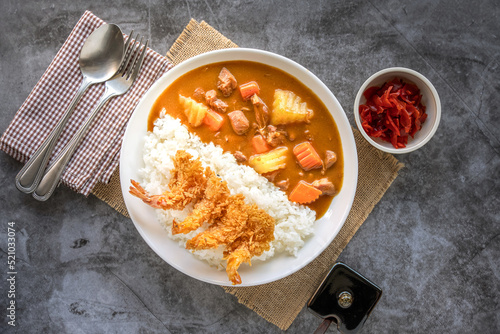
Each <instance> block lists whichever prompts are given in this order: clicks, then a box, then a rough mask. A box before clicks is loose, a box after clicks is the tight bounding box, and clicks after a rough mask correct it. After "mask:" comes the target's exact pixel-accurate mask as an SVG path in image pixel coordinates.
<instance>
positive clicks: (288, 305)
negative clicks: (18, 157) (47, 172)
mask: <svg viewBox="0 0 500 334" xmlns="http://www.w3.org/2000/svg"><path fill="white" fill-rule="evenodd" d="M232 47H237V45H236V44H234V43H233V42H232V41H230V40H229V39H228V38H226V37H225V36H223V35H222V34H221V33H219V32H218V31H217V30H215V29H214V28H212V27H211V26H210V25H208V24H207V23H206V22H203V21H202V22H197V21H196V20H193V19H192V20H191V21H190V22H189V24H188V25H187V27H186V28H185V30H184V31H183V32H182V34H181V35H180V36H179V38H178V39H177V40H176V42H175V43H174V45H173V46H172V47H171V49H170V50H169V52H168V53H167V58H169V60H170V61H171V62H172V63H173V64H174V65H177V64H179V63H181V62H182V61H184V60H186V59H188V58H191V57H193V56H196V55H198V54H202V53H205V52H208V51H212V50H218V49H224V48H232ZM353 132H354V138H355V141H356V147H357V149H358V159H359V174H358V185H357V189H356V196H355V198H354V202H353V206H352V209H351V212H350V213H349V216H348V218H347V220H346V222H345V224H344V226H343V227H342V229H341V230H340V232H339V234H338V235H337V237H336V238H335V239H334V241H333V242H332V243H331V244H330V245H329V246H328V247H327V249H326V250H325V251H324V252H323V253H322V254H320V255H319V256H318V257H317V258H316V259H315V260H313V261H312V262H311V263H310V264H309V265H307V266H305V267H304V268H302V269H301V270H300V271H298V272H296V273H295V274H293V275H290V276H288V277H286V278H283V279H281V280H279V281H276V282H272V283H269V284H265V285H260V286H254V287H224V290H225V291H226V292H228V293H231V294H233V295H235V296H236V297H237V298H238V301H239V302H240V303H242V304H244V305H246V306H247V307H248V308H250V309H252V310H254V311H255V312H256V313H257V314H259V315H260V316H262V317H263V318H264V319H266V320H267V321H269V322H271V323H273V324H275V325H276V326H278V327H279V328H280V329H282V330H286V329H287V328H288V327H289V326H290V325H291V324H292V322H293V320H294V319H295V318H296V316H297V314H298V313H299V312H300V311H301V310H302V308H303V307H304V306H305V305H306V303H307V301H308V300H309V298H310V297H311V296H312V294H313V293H314V291H315V290H316V288H317V287H318V285H319V284H320V283H321V281H322V279H323V278H324V277H325V275H326V273H327V272H328V270H329V269H330V268H331V267H332V266H333V264H334V263H335V261H336V259H337V257H338V256H339V255H340V253H341V252H342V250H343V249H344V247H345V246H346V245H347V243H348V242H349V240H351V238H352V237H353V236H354V234H355V233H356V231H357V230H358V228H359V227H360V226H361V225H362V224H363V222H364V221H365V219H366V217H367V216H368V214H369V213H370V212H371V210H372V209H373V207H374V206H375V204H377V202H378V201H379V200H380V199H381V198H382V196H383V195H384V193H385V191H386V190H387V188H389V186H390V185H391V183H392V182H393V181H394V179H395V178H396V177H397V174H398V170H399V169H400V168H402V167H403V165H402V164H401V163H399V162H398V161H397V160H396V158H394V157H393V156H392V155H390V154H386V153H383V152H380V151H378V150H377V149H375V148H373V147H372V146H371V145H370V144H368V143H367V142H366V141H365V140H364V138H363V137H362V136H361V134H360V133H359V131H357V130H356V129H353ZM93 193H94V194H95V195H96V196H97V197H99V198H101V199H102V200H104V201H105V202H106V203H108V204H110V205H111V206H112V207H114V208H115V209H116V210H118V211H119V212H121V213H123V214H124V215H127V211H126V207H125V205H124V203H123V198H122V194H121V191H120V180H119V177H118V172H115V174H114V175H113V177H112V178H111V182H110V183H109V184H108V185H104V184H99V185H98V187H96V188H95V189H94V191H93Z"/></svg>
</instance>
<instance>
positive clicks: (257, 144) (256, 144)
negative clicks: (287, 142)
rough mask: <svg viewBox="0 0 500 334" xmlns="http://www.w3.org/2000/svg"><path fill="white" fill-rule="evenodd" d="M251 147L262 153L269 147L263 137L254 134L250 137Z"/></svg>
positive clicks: (257, 152)
mask: <svg viewBox="0 0 500 334" xmlns="http://www.w3.org/2000/svg"><path fill="white" fill-rule="evenodd" d="M252 147H253V151H254V152H255V153H256V154H260V153H264V152H267V151H269V150H270V149H271V147H270V146H269V145H268V144H267V142H266V140H265V139H264V137H262V136H261V135H256V136H254V137H253V138H252Z"/></svg>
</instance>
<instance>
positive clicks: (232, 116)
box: [227, 110, 250, 135]
mask: <svg viewBox="0 0 500 334" xmlns="http://www.w3.org/2000/svg"><path fill="white" fill-rule="evenodd" d="M227 116H228V117H229V120H230V121H231V126H232V127H233V130H234V132H235V133H236V134H237V135H243V134H245V133H246V132H247V131H248V129H249V128H250V122H249V121H248V118H246V116H245V114H244V113H243V111H241V110H235V111H231V112H230V113H228V114H227Z"/></svg>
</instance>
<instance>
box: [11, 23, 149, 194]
mask: <svg viewBox="0 0 500 334" xmlns="http://www.w3.org/2000/svg"><path fill="white" fill-rule="evenodd" d="M133 33H134V32H133V31H132V32H131V33H130V35H129V37H128V38H127V41H126V42H125V43H124V42H123V34H122V32H121V30H120V28H119V27H118V26H117V25H114V24H105V25H103V26H101V27H100V28H98V29H96V30H95V31H94V32H93V33H92V34H91V35H90V36H89V37H88V38H87V40H86V41H85V43H84V45H83V47H82V49H81V52H80V58H79V64H80V70H81V73H82V75H83V81H82V84H81V85H80V88H79V90H78V91H77V93H76V94H75V96H74V97H73V99H72V101H71V103H70V105H69V107H68V109H67V110H66V112H65V113H64V115H63V116H62V117H61V119H60V120H59V122H58V123H57V124H56V126H55V127H54V129H53V130H52V132H51V133H50V134H49V136H48V137H47V138H46V139H45V140H44V142H43V143H42V145H41V146H40V147H39V148H38V149H37V150H36V152H35V153H34V154H33V155H32V156H31V158H30V159H29V161H28V162H27V163H26V164H25V165H24V167H23V168H22V169H21V171H20V172H19V173H18V174H17V176H16V187H17V188H18V189H19V190H20V191H22V192H24V193H27V194H30V193H32V194H33V197H34V198H35V199H37V200H39V201H46V200H47V199H48V198H49V197H50V196H51V195H52V193H53V192H54V190H55V188H56V187H57V185H58V184H59V181H60V179H61V176H62V174H63V172H64V169H65V167H66V166H67V164H68V162H69V161H70V159H71V157H72V156H73V153H74V152H75V150H76V149H77V147H78V145H79V143H80V142H81V140H82V139H83V138H84V137H85V135H86V133H87V131H88V130H89V128H90V126H91V125H92V123H93V121H94V120H95V119H96V116H97V115H98V114H99V111H100V110H101V109H102V108H103V107H104V106H105V105H106V103H107V102H108V101H109V100H110V99H111V98H113V97H116V96H119V95H123V94H125V93H126V92H127V91H128V90H129V88H130V87H132V85H133V83H134V81H135V79H136V78H137V76H138V75H139V72H140V69H141V66H142V63H143V61H144V56H145V54H146V50H147V48H148V44H149V41H146V43H145V44H143V39H144V38H141V40H140V41H138V38H139V36H137V37H135V38H134V37H133ZM99 83H105V91H104V94H103V95H102V96H101V98H100V100H99V101H98V103H97V105H96V107H95V108H94V109H93V110H92V112H91V113H90V114H89V115H88V116H87V118H86V120H85V121H84V123H83V125H82V126H81V127H80V129H79V130H78V131H77V132H76V133H75V134H74V135H73V137H72V138H71V140H70V141H69V142H68V143H67V144H66V146H65V147H64V148H63V149H62V150H61V152H60V153H59V154H58V155H57V156H56V157H55V158H54V161H53V162H52V163H51V164H50V165H49V166H48V167H47V163H48V161H49V158H50V156H51V154H52V152H53V150H54V147H55V146H56V143H57V141H58V139H59V137H60V135H61V133H62V131H63V129H64V127H65V125H66V123H67V121H68V120H69V118H70V116H71V114H72V113H73V111H74V109H75V108H76V106H77V104H78V102H79V101H80V99H81V98H82V96H83V95H84V93H85V91H86V90H87V89H88V88H89V87H90V86H91V85H94V84H99ZM46 167H47V168H46Z"/></svg>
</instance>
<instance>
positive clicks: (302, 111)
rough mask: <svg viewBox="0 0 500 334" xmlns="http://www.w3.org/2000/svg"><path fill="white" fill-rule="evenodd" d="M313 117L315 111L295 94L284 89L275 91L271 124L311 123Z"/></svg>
mask: <svg viewBox="0 0 500 334" xmlns="http://www.w3.org/2000/svg"><path fill="white" fill-rule="evenodd" d="M312 116H313V111H312V110H311V109H308V108H307V104H306V103H305V102H302V99H301V98H300V97H299V96H297V95H296V94H295V93H294V92H292V91H289V90H282V89H276V90H275V91H274V102H273V111H272V113H271V124H274V125H278V124H289V123H300V122H309V119H311V117H312Z"/></svg>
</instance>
